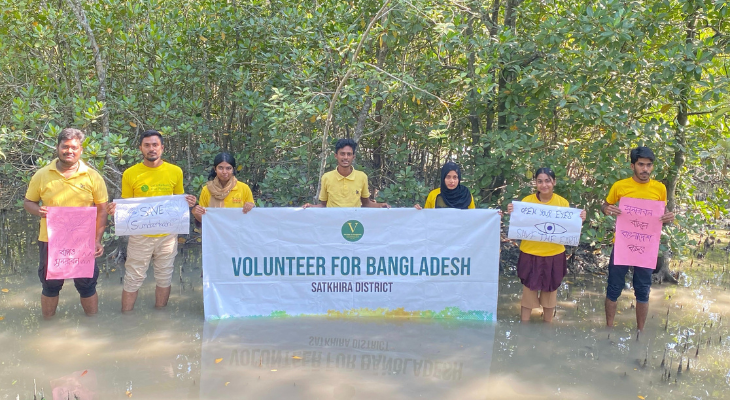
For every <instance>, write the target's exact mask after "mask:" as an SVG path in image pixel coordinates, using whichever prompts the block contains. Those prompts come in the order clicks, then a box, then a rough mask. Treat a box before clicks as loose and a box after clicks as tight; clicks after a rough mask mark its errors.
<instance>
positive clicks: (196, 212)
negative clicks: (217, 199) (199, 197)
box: [191, 205, 205, 220]
mask: <svg viewBox="0 0 730 400" xmlns="http://www.w3.org/2000/svg"><path fill="white" fill-rule="evenodd" d="M191 211H192V213H193V215H194V216H195V217H196V218H195V219H197V220H200V219H201V218H202V217H203V214H205V208H203V207H201V206H199V205H196V206H195V207H193V209H192V210H191Z"/></svg>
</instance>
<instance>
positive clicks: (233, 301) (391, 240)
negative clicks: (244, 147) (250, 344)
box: [203, 208, 500, 321]
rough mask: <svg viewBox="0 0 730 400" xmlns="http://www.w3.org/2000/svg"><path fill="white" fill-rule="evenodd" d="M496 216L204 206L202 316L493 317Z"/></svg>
mask: <svg viewBox="0 0 730 400" xmlns="http://www.w3.org/2000/svg"><path fill="white" fill-rule="evenodd" d="M499 227H500V217H499V215H498V214H497V210H453V209H439V210H420V211H419V210H415V209H390V210H386V209H374V208H330V209H301V208H255V209H254V210H252V211H251V212H249V213H248V214H243V213H242V212H241V210H240V209H223V208H220V209H218V208H216V209H208V210H207V212H206V213H205V214H204V215H203V298H204V302H205V318H206V319H218V318H228V317H245V316H287V315H291V316H294V315H332V316H386V317H387V316H409V317H424V318H457V319H475V320H491V321H494V320H496V312H497V292H498V270H499Z"/></svg>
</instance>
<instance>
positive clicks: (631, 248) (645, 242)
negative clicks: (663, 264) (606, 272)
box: [613, 197, 666, 269]
mask: <svg viewBox="0 0 730 400" xmlns="http://www.w3.org/2000/svg"><path fill="white" fill-rule="evenodd" d="M618 207H619V208H620V209H621V214H620V215H619V216H617V217H616V242H615V243H614V246H613V249H614V253H613V263H614V264H615V265H633V266H636V267H643V268H650V269H655V268H656V260H657V256H658V255H659V241H660V239H661V235H662V221H661V218H662V215H664V209H665V207H666V205H665V204H664V202H663V201H657V200H644V199H634V198H631V197H622V198H621V200H619V206H618Z"/></svg>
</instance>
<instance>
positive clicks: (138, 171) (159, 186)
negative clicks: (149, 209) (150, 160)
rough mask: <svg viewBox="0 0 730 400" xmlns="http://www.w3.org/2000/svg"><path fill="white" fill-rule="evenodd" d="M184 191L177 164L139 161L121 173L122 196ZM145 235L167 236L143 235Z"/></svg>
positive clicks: (152, 195) (167, 194) (160, 194)
mask: <svg viewBox="0 0 730 400" xmlns="http://www.w3.org/2000/svg"><path fill="white" fill-rule="evenodd" d="M183 193H185V186H184V182H183V172H182V169H180V167H178V166H177V165H173V164H170V163H168V162H163V163H162V165H160V166H159V167H157V168H150V167H148V166H146V165H144V163H139V164H136V165H133V166H131V167H129V168H127V169H126V170H125V171H124V174H122V198H123V199H129V198H134V197H155V196H170V195H173V194H183ZM144 236H147V237H162V236H167V234H166V233H162V234H159V235H144Z"/></svg>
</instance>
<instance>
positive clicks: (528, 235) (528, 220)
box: [508, 201, 583, 246]
mask: <svg viewBox="0 0 730 400" xmlns="http://www.w3.org/2000/svg"><path fill="white" fill-rule="evenodd" d="M512 205H513V206H514V210H513V211H512V213H511V214H510V219H509V233H508V237H509V238H510V239H520V240H532V241H535V242H547V243H555V244H563V245H568V246H577V245H578V244H579V243H580V230H581V228H582V227H583V221H582V220H581V219H580V213H581V211H582V210H580V209H578V208H568V207H556V206H546V205H544V204H537V203H527V202H522V201H513V202H512Z"/></svg>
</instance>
